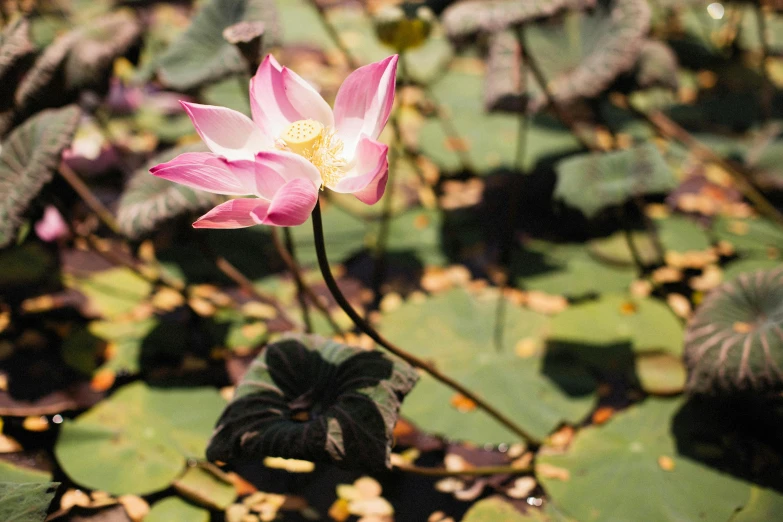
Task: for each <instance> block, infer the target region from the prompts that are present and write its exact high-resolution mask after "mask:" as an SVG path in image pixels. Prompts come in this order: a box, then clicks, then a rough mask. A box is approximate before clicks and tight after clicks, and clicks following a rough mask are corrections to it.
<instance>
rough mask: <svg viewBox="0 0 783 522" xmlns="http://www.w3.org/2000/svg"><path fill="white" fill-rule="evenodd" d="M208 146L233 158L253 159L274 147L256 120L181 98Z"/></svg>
mask: <svg viewBox="0 0 783 522" xmlns="http://www.w3.org/2000/svg"><path fill="white" fill-rule="evenodd" d="M180 103H181V104H182V106H183V107H184V108H185V111H187V113H188V116H190V120H191V121H192V122H193V125H194V126H195V127H196V131H197V132H198V134H199V136H201V139H202V140H204V143H206V144H207V147H209V149H210V150H211V151H212V152H214V153H215V154H219V155H221V156H224V157H225V158H227V159H229V160H236V159H253V156H254V155H255V154H256V152H258V151H260V150H264V149H268V148H271V147H272V146H273V141H272V140H269V139H267V138H266V137H265V136H264V134H263V133H262V132H261V130H260V129H259V128H258V127H257V126H256V125H255V124H254V123H253V120H251V119H250V118H248V117H247V116H245V115H244V114H242V113H241V112H237V111H235V110H232V109H227V108H225V107H216V106H214V105H201V104H198V103H188V102H184V101H181V102H180Z"/></svg>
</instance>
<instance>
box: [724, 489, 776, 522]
mask: <svg viewBox="0 0 783 522" xmlns="http://www.w3.org/2000/svg"><path fill="white" fill-rule="evenodd" d="M782 512H783V495H781V494H780V493H778V492H777V491H774V490H772V489H765V488H760V487H758V486H753V487H752V488H751V489H750V500H749V501H748V503H747V504H745V507H743V508H742V510H741V511H740V512H739V513H737V514H736V515H734V516H733V517H731V519H730V520H729V522H757V521H760V520H774V519H775V518H776V517H778V516H779V515H780V513H782Z"/></svg>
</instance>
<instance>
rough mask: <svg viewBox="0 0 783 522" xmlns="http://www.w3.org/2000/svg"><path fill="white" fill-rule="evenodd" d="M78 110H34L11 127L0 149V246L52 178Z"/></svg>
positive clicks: (68, 139)
mask: <svg viewBox="0 0 783 522" xmlns="http://www.w3.org/2000/svg"><path fill="white" fill-rule="evenodd" d="M80 114H81V111H80V110H79V108H78V107H76V106H73V105H72V106H68V107H65V108H63V109H57V110H47V111H43V112H41V113H39V114H36V115H35V116H33V117H32V118H30V119H29V120H27V121H26V122H24V123H23V124H22V125H20V126H19V127H17V128H16V129H14V131H13V132H12V133H11V134H10V135H9V136H8V139H6V140H5V141H4V142H3V144H2V152H0V247H4V246H6V245H8V244H9V243H10V242H11V241H13V239H14V233H15V232H16V227H17V226H18V225H19V223H20V221H21V217H22V213H23V212H24V211H25V210H26V209H27V205H28V204H29V203H30V201H31V200H32V199H33V198H34V197H35V196H36V195H38V192H39V191H40V190H41V188H42V187H43V186H44V185H45V184H46V183H48V182H49V180H50V179H52V173H53V172H54V170H55V169H56V168H57V166H58V164H59V162H60V154H62V151H63V149H65V148H66V147H67V146H68V145H69V144H70V143H71V138H72V137H73V134H74V132H75V131H76V125H77V124H78V122H79V116H80Z"/></svg>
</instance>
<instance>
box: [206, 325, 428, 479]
mask: <svg viewBox="0 0 783 522" xmlns="http://www.w3.org/2000/svg"><path fill="white" fill-rule="evenodd" d="M417 378H418V377H417V375H416V372H415V371H414V370H413V368H411V367H410V366H408V365H407V364H406V363H403V362H401V361H394V360H392V359H390V358H388V357H386V356H385V355H384V354H382V353H381V352H378V351H365V350H361V349H358V348H351V347H348V346H345V345H342V344H339V343H336V342H333V341H327V340H325V339H323V338H320V337H317V336H295V337H290V338H287V339H285V340H282V341H279V342H277V343H274V344H271V345H269V346H267V348H266V350H265V351H264V353H263V354H262V355H261V356H260V357H259V358H257V359H256V360H255V361H253V363H252V364H251V366H250V368H249V369H248V371H247V373H246V374H245V377H244V378H243V379H242V381H241V382H240V384H239V386H238V387H237V390H236V395H235V397H234V399H233V400H232V401H231V403H230V404H229V405H228V407H227V408H226V410H225V411H224V412H223V415H222V416H221V418H220V420H219V421H218V424H217V428H216V429H215V433H214V435H213V436H212V440H211V441H210V443H209V447H208V448H207V456H208V458H209V459H210V460H221V461H224V462H227V461H230V460H233V459H237V458H242V459H258V460H259V461H260V460H261V459H263V457H267V456H272V457H283V458H295V459H300V460H309V461H315V462H318V461H322V462H323V461H326V462H333V463H335V464H338V465H340V466H343V467H347V468H353V469H369V470H379V469H384V468H388V467H390V466H391V464H390V461H389V458H390V454H391V446H392V430H393V428H394V424H395V423H396V422H397V413H398V411H399V408H400V402H401V400H402V398H403V397H404V396H405V395H406V394H407V393H408V392H409V391H410V389H411V388H412V387H413V385H414V384H415V383H416V380H417Z"/></svg>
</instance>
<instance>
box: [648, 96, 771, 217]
mask: <svg viewBox="0 0 783 522" xmlns="http://www.w3.org/2000/svg"><path fill="white" fill-rule="evenodd" d="M633 109H634V112H635V113H636V114H638V115H639V116H641V117H642V118H644V119H645V120H647V121H648V122H649V123H650V124H651V125H652V126H653V127H655V130H656V131H657V132H658V134H660V135H661V136H664V137H666V138H669V139H674V140H677V141H679V142H680V143H682V144H683V145H685V146H686V147H687V148H688V150H689V151H690V152H691V153H692V154H694V155H695V156H697V157H699V158H701V159H702V160H703V161H711V162H713V163H715V164H717V165H719V166H720V167H721V168H722V169H723V170H725V171H726V172H728V173H729V175H731V177H732V178H733V179H734V182H735V183H736V184H737V188H738V189H739V190H740V192H742V194H743V195H744V196H745V197H746V198H748V200H750V202H751V203H753V205H754V206H755V207H756V209H757V210H758V211H759V213H760V214H762V215H764V216H766V217H768V218H769V219H771V220H773V221H775V222H776V223H777V224H778V225H780V226H783V213H781V212H780V211H779V210H778V209H777V208H775V206H774V205H773V204H772V203H770V202H769V200H768V199H767V198H766V197H765V196H764V194H762V193H761V191H760V190H759V189H757V188H756V187H755V186H753V184H752V183H751V182H750V180H749V179H748V178H749V176H748V174H747V173H746V172H744V171H741V170H740V169H739V168H737V167H735V166H734V165H732V164H731V163H729V162H728V161H726V160H725V159H724V158H723V157H722V156H721V155H720V154H718V153H717V152H715V151H714V150H712V149H711V148H710V147H708V146H707V145H704V144H703V143H701V142H700V141H699V140H697V139H696V138H694V137H693V136H692V135H691V134H690V133H689V132H688V131H686V130H685V129H683V128H682V127H680V126H679V125H678V124H677V123H675V122H674V121H673V120H671V119H670V118H669V117H668V116H666V115H665V114H664V113H662V112H661V111H658V110H656V111H652V112H649V113H646V112H644V111H641V110H639V109H636V108H635V107H633Z"/></svg>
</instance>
